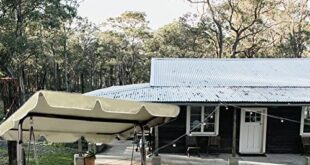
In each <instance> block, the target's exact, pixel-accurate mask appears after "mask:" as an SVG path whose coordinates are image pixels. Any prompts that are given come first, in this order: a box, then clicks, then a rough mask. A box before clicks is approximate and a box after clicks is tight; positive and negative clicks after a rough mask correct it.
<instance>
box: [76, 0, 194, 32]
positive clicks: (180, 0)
mask: <svg viewBox="0 0 310 165" xmlns="http://www.w3.org/2000/svg"><path fill="white" fill-rule="evenodd" d="M125 11H140V12H145V13H146V15H147V20H148V21H149V22H150V27H151V28H152V29H157V28H159V27H162V26H163V25H166V24H168V23H170V22H172V21H173V20H177V19H178V18H179V17H180V16H183V15H184V14H186V13H188V12H197V8H196V7H195V6H194V5H192V4H190V3H189V2H188V1H187V0H84V1H83V2H82V3H81V4H80V7H79V9H78V13H79V15H80V16H82V17H87V18H88V19H89V20H90V21H92V22H94V23H96V24H100V23H102V22H104V21H105V20H106V19H107V18H110V17H117V16H119V15H120V14H122V13H123V12H125Z"/></svg>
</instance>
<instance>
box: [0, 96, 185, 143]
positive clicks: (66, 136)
mask: <svg viewBox="0 0 310 165" xmlns="http://www.w3.org/2000/svg"><path fill="white" fill-rule="evenodd" d="M178 114H179V107H178V106H175V105H169V104H156V103H144V102H135V101H125V100H116V99H108V98H102V97H95V96H87V95H83V94H73V93H66V92H53V91H39V92H37V93H35V94H34V95H33V96H32V97H30V99H29V100H28V101H27V102H26V103H25V104H24V105H23V106H22V107H20V108H19V109H18V110H17V111H16V112H15V113H14V114H13V115H11V116H10V117H9V118H8V119H6V120H5V121H4V122H3V123H2V124H1V125H0V136H1V137H2V138H4V139H6V140H14V141H16V140H18V128H19V127H18V125H20V126H21V127H22V129H20V130H22V132H23V133H22V138H23V140H24V141H27V140H29V133H30V130H33V132H32V133H34V136H35V138H36V139H37V138H39V137H40V136H44V137H45V138H46V140H47V141H50V142H56V143H57V142H59V143H65V142H74V141H76V140H78V139H79V138H81V137H82V136H83V137H84V138H86V140H87V141H89V142H96V143H108V142H109V141H111V140H112V139H114V138H116V137H118V138H124V139H125V138H128V137H129V136H130V135H131V134H132V133H133V130H134V129H137V128H141V127H142V126H146V125H148V126H149V127H152V126H155V125H157V124H160V123H162V122H165V121H168V120H167V119H169V118H173V117H176V116H177V115H178ZM31 128H33V129H31Z"/></svg>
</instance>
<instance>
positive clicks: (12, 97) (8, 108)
mask: <svg viewBox="0 0 310 165" xmlns="http://www.w3.org/2000/svg"><path fill="white" fill-rule="evenodd" d="M0 86H1V89H2V91H1V97H2V100H3V104H4V114H5V118H8V117H9V116H11V115H12V114H13V113H14V112H15V111H16V110H17V109H18V108H19V105H20V104H19V103H20V100H19V83H18V81H17V80H16V79H14V78H6V79H0ZM8 156H9V165H16V164H17V160H16V142H15V141H8Z"/></svg>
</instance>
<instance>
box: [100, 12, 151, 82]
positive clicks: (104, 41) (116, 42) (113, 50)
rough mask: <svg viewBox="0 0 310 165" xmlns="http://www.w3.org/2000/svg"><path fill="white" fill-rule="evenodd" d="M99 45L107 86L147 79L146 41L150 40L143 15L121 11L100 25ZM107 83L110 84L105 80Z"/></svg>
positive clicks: (146, 22) (148, 29)
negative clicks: (105, 67)
mask: <svg viewBox="0 0 310 165" xmlns="http://www.w3.org/2000/svg"><path fill="white" fill-rule="evenodd" d="M101 28H102V29H103V31H102V32H101V34H100V44H101V45H103V46H102V48H104V49H103V50H107V49H108V50H107V51H105V52H104V51H103V52H102V55H104V56H106V57H107V58H106V59H107V61H106V62H107V65H108V70H109V74H110V78H109V79H110V80H115V81H114V83H113V81H110V84H109V85H114V84H115V83H116V84H120V85H124V84H132V83H139V82H144V81H145V80H147V77H148V76H146V74H147V73H146V65H147V61H148V59H149V57H147V56H145V48H144V43H145V41H146V40H147V39H148V38H149V37H151V34H150V28H149V27H148V21H147V20H146V15H145V13H141V12H130V11H128V12H124V13H123V14H121V15H120V16H118V17H115V18H110V19H108V20H107V21H106V22H104V23H103V25H102V27H101ZM107 82H109V81H107Z"/></svg>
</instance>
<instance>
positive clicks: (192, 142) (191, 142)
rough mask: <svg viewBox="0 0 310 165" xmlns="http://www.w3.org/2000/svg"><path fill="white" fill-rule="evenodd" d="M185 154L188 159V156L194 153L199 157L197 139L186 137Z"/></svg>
mask: <svg viewBox="0 0 310 165" xmlns="http://www.w3.org/2000/svg"><path fill="white" fill-rule="evenodd" d="M186 148H187V149H186V154H187V156H188V157H190V154H191V153H192V152H193V151H195V152H196V154H197V155H198V156H199V157H200V147H199V146H198V143H197V137H193V136H186Z"/></svg>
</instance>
